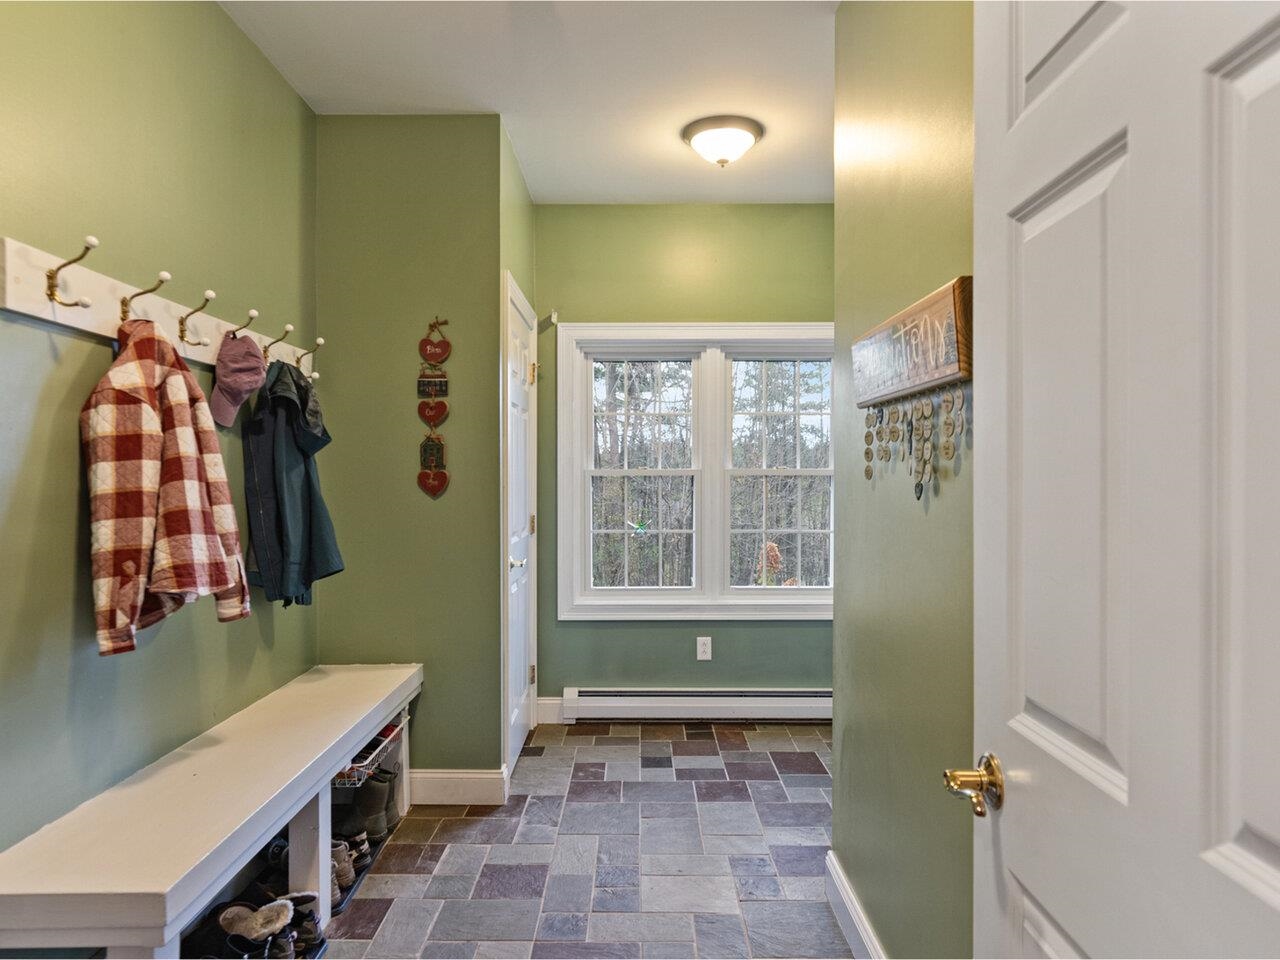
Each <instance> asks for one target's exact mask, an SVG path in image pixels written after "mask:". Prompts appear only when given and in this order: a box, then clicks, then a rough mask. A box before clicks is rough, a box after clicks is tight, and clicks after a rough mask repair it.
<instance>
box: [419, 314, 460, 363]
mask: <svg viewBox="0 0 1280 960" xmlns="http://www.w3.org/2000/svg"><path fill="white" fill-rule="evenodd" d="M448 322H449V321H448V320H441V319H440V318H439V317H436V318H435V319H434V320H432V321H431V326H430V327H429V328H428V329H427V335H426V336H425V337H423V338H422V339H421V340H419V341H418V352H419V353H420V354H422V359H423V360H425V361H427V363H444V362H445V361H446V360H448V359H449V354H450V353H451V352H452V351H453V344H451V343H450V342H449V341H448V340H447V339H445V336H444V334H443V333H441V332H440V328H441V327H443V326H444V325H445V324H447V323H448Z"/></svg>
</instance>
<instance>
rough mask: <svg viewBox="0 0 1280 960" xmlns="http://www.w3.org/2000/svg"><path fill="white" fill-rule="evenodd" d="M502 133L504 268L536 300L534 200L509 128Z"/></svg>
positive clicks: (501, 209) (536, 236)
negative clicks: (508, 134) (530, 195)
mask: <svg viewBox="0 0 1280 960" xmlns="http://www.w3.org/2000/svg"><path fill="white" fill-rule="evenodd" d="M501 133H502V142H501V145H500V149H501V151H502V155H501V174H500V175H501V183H500V193H501V196H500V198H499V202H500V217H501V222H500V224H499V229H500V232H501V237H500V243H499V245H500V248H501V257H502V269H503V270H510V271H511V275H512V276H513V277H515V278H516V284H517V285H518V286H519V287H520V292H521V293H523V294H524V295H525V296H526V297H528V298H529V302H530V303H536V302H537V300H536V299H535V290H534V287H535V286H536V284H537V279H538V278H537V245H538V235H537V222H536V220H535V213H534V206H533V201H532V200H530V199H529V187H528V186H527V185H526V184H525V182H524V173H523V172H521V170H520V161H519V160H518V159H517V158H516V152H515V150H514V149H512V146H511V138H510V137H508V136H507V131H506V130H502V131H501Z"/></svg>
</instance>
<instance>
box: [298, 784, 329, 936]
mask: <svg viewBox="0 0 1280 960" xmlns="http://www.w3.org/2000/svg"><path fill="white" fill-rule="evenodd" d="M330 806H331V793H330V790H329V785H328V784H327V783H326V784H325V785H324V787H323V788H321V790H320V792H319V793H318V794H316V795H315V796H314V797H312V798H311V799H310V801H308V802H307V805H306V806H304V807H303V808H302V809H301V810H299V811H298V813H297V814H296V815H295V816H294V818H293V819H292V820H290V821H289V889H290V890H291V891H294V892H299V891H302V890H315V891H317V892H318V893H319V894H320V897H319V900H320V928H321V929H324V928H325V927H327V926H328V925H329V910H330V908H331V904H330V901H329V891H330V880H329V874H330V872H331V871H332V870H333V860H332V858H331V854H330V851H331V831H330V829H329V821H330Z"/></svg>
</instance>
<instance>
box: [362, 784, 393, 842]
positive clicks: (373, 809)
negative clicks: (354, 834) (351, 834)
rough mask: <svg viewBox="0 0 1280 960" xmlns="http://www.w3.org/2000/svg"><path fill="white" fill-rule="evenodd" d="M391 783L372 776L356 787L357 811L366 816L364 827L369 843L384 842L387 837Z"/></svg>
mask: <svg viewBox="0 0 1280 960" xmlns="http://www.w3.org/2000/svg"><path fill="white" fill-rule="evenodd" d="M390 792H391V791H390V789H389V784H387V782H386V781H384V780H378V779H376V778H374V777H370V778H369V779H368V780H366V781H365V782H364V783H363V784H361V785H360V786H359V787H358V788H357V789H356V795H355V807H356V813H358V814H359V815H360V816H361V817H363V818H364V829H365V832H366V833H368V834H369V843H370V844H377V843H382V842H384V841H385V840H386V839H387V794H388V793H390Z"/></svg>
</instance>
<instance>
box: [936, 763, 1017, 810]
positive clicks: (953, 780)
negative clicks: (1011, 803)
mask: <svg viewBox="0 0 1280 960" xmlns="http://www.w3.org/2000/svg"><path fill="white" fill-rule="evenodd" d="M942 782H943V784H945V786H946V788H947V789H948V790H950V791H951V792H952V793H954V794H955V795H956V796H958V797H968V798H969V805H970V806H971V807H972V808H973V815H974V816H975V817H985V816H986V815H987V807H988V806H989V807H991V809H993V810H999V809H1000V807H1001V806H1002V805H1003V804H1004V771H1003V770H1001V769H1000V758H999V757H997V756H996V755H995V754H994V753H984V754H983V755H982V757H981V759H979V760H978V769H977V770H944V771H943V772H942Z"/></svg>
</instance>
